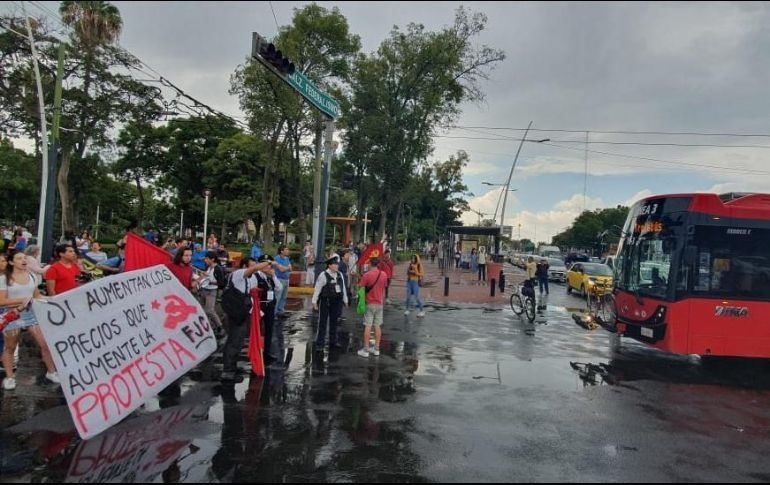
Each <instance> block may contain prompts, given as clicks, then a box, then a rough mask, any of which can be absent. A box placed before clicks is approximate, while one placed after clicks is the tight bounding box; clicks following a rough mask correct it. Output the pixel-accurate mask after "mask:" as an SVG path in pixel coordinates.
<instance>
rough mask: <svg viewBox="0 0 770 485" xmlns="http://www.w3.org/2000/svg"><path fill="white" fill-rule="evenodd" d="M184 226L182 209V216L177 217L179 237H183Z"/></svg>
mask: <svg viewBox="0 0 770 485" xmlns="http://www.w3.org/2000/svg"><path fill="white" fill-rule="evenodd" d="M183 227H184V210H183V211H182V217H181V218H180V219H179V237H184V232H183V231H182V228H183Z"/></svg>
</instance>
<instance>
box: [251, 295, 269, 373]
mask: <svg viewBox="0 0 770 485" xmlns="http://www.w3.org/2000/svg"><path fill="white" fill-rule="evenodd" d="M261 298H262V290H260V289H259V288H252V289H251V308H252V310H251V331H250V333H249V360H250V361H251V372H253V373H254V374H256V375H258V376H263V377H264V375H265V362H264V360H263V359H262V350H263V349H264V348H265V344H264V342H263V341H262V329H260V328H259V326H260V324H261V323H262V322H261V320H262V319H261V316H260V313H259V312H260V308H259V307H260V305H259V301H260V300H261Z"/></svg>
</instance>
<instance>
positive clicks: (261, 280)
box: [255, 254, 289, 364]
mask: <svg viewBox="0 0 770 485" xmlns="http://www.w3.org/2000/svg"><path fill="white" fill-rule="evenodd" d="M257 262H258V263H260V264H262V263H270V265H268V266H266V267H264V268H263V269H261V270H259V271H257V273H256V275H255V276H256V278H257V286H258V287H259V289H260V290H262V293H261V295H262V296H261V297H260V305H259V306H260V310H261V311H262V320H261V321H262V328H264V329H265V331H264V332H263V333H262V335H264V336H265V348H264V350H263V355H264V360H265V362H266V363H267V364H271V363H272V362H275V361H276V360H278V358H279V356H280V354H281V352H280V350H281V342H283V320H282V319H281V318H278V315H276V307H277V305H278V302H279V298H280V294H281V291H282V290H283V285H284V284H286V287H288V286H289V280H285V281H284V280H283V279H281V278H278V275H277V274H276V271H275V270H274V269H273V263H274V260H273V258H272V257H271V256H269V255H267V254H263V255H262V256H260V257H259V259H258V260H257ZM273 343H275V344H276V345H275V346H273ZM274 349H275V350H274Z"/></svg>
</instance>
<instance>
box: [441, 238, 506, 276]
mask: <svg viewBox="0 0 770 485" xmlns="http://www.w3.org/2000/svg"><path fill="white" fill-rule="evenodd" d="M446 230H447V239H446V240H445V241H446V242H447V244H445V252H446V254H445V255H444V258H445V261H447V262H449V261H452V260H453V258H454V253H455V236H492V238H493V240H494V244H493V246H494V252H492V251H490V252H489V259H490V260H489V262H488V263H487V273H488V274H490V275H494V276H495V277H497V274H498V272H499V271H500V269H501V268H502V266H501V265H498V263H502V262H503V260H504V258H503V256H502V255H501V254H500V237H501V235H502V232H501V230H500V226H491V227H489V226H448V227H447V228H446ZM446 266H451V264H447V265H445V267H446ZM442 274H446V272H445V271H442Z"/></svg>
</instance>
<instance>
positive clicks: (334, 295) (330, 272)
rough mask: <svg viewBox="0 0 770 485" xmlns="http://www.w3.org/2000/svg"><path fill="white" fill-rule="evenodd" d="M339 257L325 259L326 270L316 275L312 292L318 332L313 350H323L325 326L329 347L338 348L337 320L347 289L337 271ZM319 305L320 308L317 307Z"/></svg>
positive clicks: (346, 296) (345, 303)
mask: <svg viewBox="0 0 770 485" xmlns="http://www.w3.org/2000/svg"><path fill="white" fill-rule="evenodd" d="M339 264H340V262H339V259H338V258H329V259H327V260H326V271H324V272H322V273H321V274H319V275H318V279H317V280H316V282H315V292H314V293H313V299H312V302H313V309H314V310H319V317H318V333H317V334H316V338H315V350H316V351H317V352H318V351H321V352H323V349H324V347H325V346H326V327H327V323H328V327H329V348H330V349H332V348H335V347H337V348H339V347H340V345H339V344H338V343H337V321H338V320H339V317H340V314H341V313H342V305H345V306H347V305H348V291H347V287H346V286H345V279H344V278H343V277H342V273H340V272H339ZM319 307H320V308H319Z"/></svg>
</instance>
